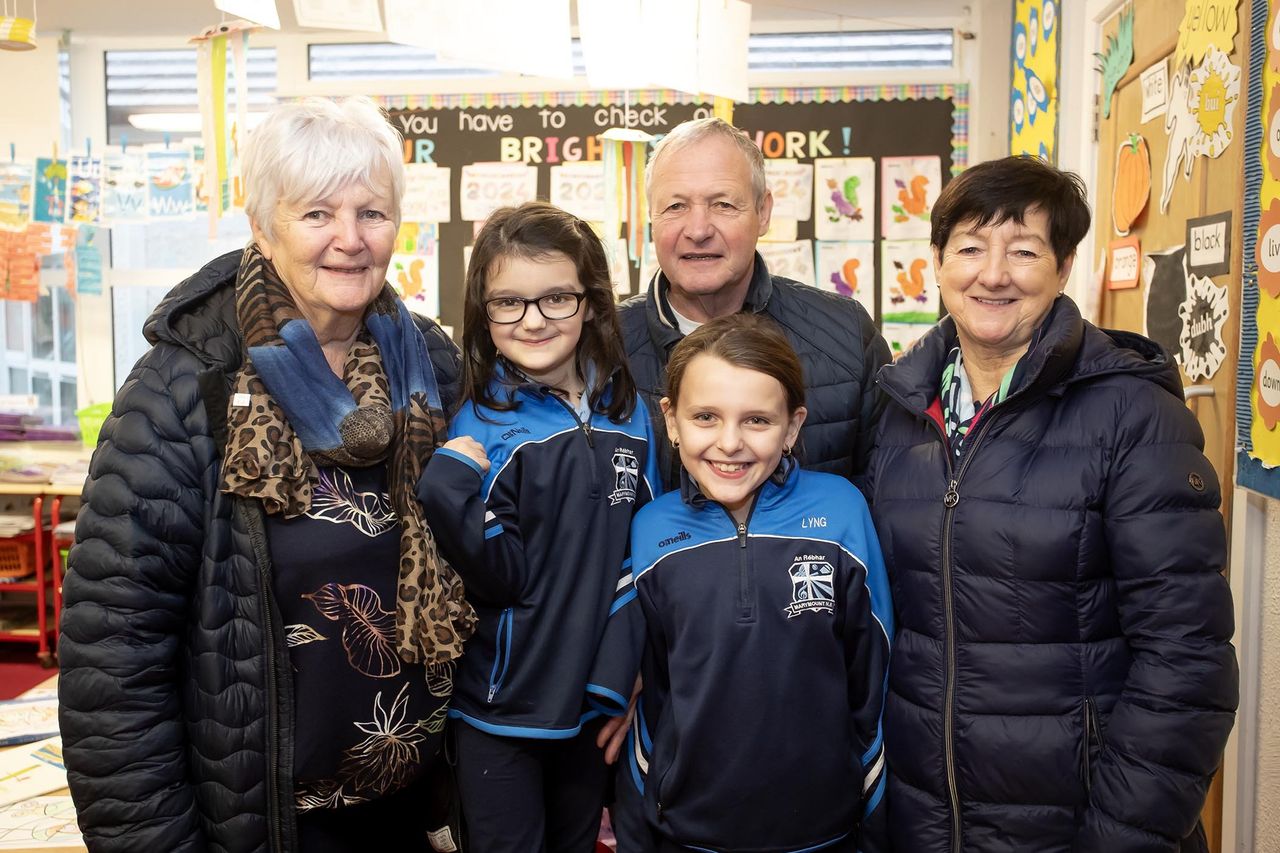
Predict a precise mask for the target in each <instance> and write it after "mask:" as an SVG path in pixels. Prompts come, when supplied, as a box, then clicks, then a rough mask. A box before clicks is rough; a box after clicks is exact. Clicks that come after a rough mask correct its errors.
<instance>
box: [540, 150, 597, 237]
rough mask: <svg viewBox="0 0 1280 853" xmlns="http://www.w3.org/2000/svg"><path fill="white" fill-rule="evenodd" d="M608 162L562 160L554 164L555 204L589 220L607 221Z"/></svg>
mask: <svg viewBox="0 0 1280 853" xmlns="http://www.w3.org/2000/svg"><path fill="white" fill-rule="evenodd" d="M604 195H605V185H604V163H601V162H582V161H579V162H577V163H562V164H561V165H559V166H552V167H551V203H552V204H554V205H555V206H556V207H559V208H562V209H563V210H567V211H569V212H570V213H572V214H573V215H574V216H576V217H578V218H579V219H585V220H587V221H588V222H603V221H604V220H605V205H604Z"/></svg>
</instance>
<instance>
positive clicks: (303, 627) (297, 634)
mask: <svg viewBox="0 0 1280 853" xmlns="http://www.w3.org/2000/svg"><path fill="white" fill-rule="evenodd" d="M327 639H329V638H328V637H326V636H325V635H324V634H321V633H320V632H319V631H317V630H316V629H315V628H312V627H311V626H310V625H308V624H306V623H305V622H300V623H298V624H297V625H285V626H284V642H285V645H287V646H288V647H289V648H291V649H292V648H293V647H294V646H305V645H306V644H307V643H314V642H316V641H317V640H327Z"/></svg>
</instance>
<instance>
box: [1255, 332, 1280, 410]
mask: <svg viewBox="0 0 1280 853" xmlns="http://www.w3.org/2000/svg"><path fill="white" fill-rule="evenodd" d="M1249 396H1250V397H1252V398H1253V404H1254V407H1255V409H1256V410H1257V412H1258V418H1259V419H1260V420H1261V421H1262V424H1263V426H1264V427H1265V428H1266V429H1267V430H1268V431H1273V430H1275V428H1276V427H1277V426H1280V346H1276V339H1275V337H1274V336H1273V335H1272V334H1271V333H1270V332H1267V338H1266V340H1264V341H1262V342H1261V344H1260V345H1259V346H1258V371H1257V376H1256V377H1255V378H1254V384H1253V387H1252V388H1251V389H1249Z"/></svg>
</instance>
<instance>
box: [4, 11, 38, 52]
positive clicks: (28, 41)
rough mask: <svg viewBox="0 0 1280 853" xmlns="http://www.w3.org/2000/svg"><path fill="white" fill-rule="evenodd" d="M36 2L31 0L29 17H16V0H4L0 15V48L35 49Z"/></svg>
mask: <svg viewBox="0 0 1280 853" xmlns="http://www.w3.org/2000/svg"><path fill="white" fill-rule="evenodd" d="M35 48H36V3H35V0H31V17H30V18H20V17H18V0H4V7H3V14H2V15H0V50H35Z"/></svg>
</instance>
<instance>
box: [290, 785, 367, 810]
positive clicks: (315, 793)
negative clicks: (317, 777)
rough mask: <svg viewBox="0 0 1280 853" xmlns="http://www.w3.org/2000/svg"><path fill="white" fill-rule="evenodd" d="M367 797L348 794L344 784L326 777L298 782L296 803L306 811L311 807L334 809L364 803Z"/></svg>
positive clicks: (298, 807)
mask: <svg viewBox="0 0 1280 853" xmlns="http://www.w3.org/2000/svg"><path fill="white" fill-rule="evenodd" d="M366 799H367V798H366V797H361V796H357V795H355V794H348V793H346V792H345V791H343V790H342V785H340V784H338V783H337V782H335V781H333V780H332V779H326V780H323V781H320V782H312V783H307V782H300V783H298V787H297V796H296V799H295V805H296V806H297V809H298V811H300V812H305V811H310V810H311V809H333V808H337V807H338V806H350V805H354V804H355V803H363V802H365V800H366Z"/></svg>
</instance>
